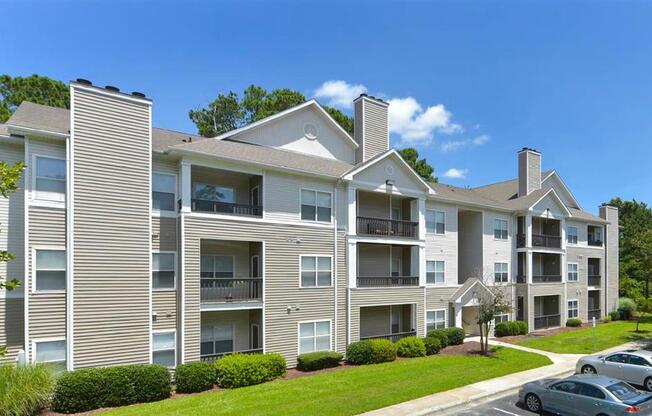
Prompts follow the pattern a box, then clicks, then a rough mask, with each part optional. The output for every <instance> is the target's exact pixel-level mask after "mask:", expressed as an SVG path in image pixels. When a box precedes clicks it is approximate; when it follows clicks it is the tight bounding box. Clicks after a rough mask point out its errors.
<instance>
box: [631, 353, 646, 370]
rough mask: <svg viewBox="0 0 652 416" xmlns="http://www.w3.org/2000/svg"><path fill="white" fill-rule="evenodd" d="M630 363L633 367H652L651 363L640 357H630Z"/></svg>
mask: <svg viewBox="0 0 652 416" xmlns="http://www.w3.org/2000/svg"><path fill="white" fill-rule="evenodd" d="M629 363H630V364H631V365H639V366H641V367H650V363H649V362H647V360H646V359H645V358H643V357H639V356H638V355H630V356H629Z"/></svg>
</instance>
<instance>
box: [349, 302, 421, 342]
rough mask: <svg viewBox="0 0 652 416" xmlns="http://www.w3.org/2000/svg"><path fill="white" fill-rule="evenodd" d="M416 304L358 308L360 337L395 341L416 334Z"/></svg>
mask: <svg viewBox="0 0 652 416" xmlns="http://www.w3.org/2000/svg"><path fill="white" fill-rule="evenodd" d="M416 309H417V308H416V305H414V304H404V305H385V306H365V307H361V308H360V339H380V338H382V339H387V340H390V341H392V342H396V341H398V340H399V339H401V338H405V337H409V336H415V335H416Z"/></svg>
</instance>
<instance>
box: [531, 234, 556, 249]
mask: <svg viewBox="0 0 652 416" xmlns="http://www.w3.org/2000/svg"><path fill="white" fill-rule="evenodd" d="M532 246H533V247H548V248H561V237H559V236H556V235H545V234H532Z"/></svg>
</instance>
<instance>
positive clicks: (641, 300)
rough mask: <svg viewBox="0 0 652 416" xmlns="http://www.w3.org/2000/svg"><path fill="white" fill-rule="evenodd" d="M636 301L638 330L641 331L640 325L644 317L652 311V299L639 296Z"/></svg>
mask: <svg viewBox="0 0 652 416" xmlns="http://www.w3.org/2000/svg"><path fill="white" fill-rule="evenodd" d="M635 301H636V332H640V329H639V327H640V325H641V321H642V320H643V318H644V317H645V316H647V315H649V314H651V313H652V299H648V298H646V297H644V296H639V297H638V298H636V299H635Z"/></svg>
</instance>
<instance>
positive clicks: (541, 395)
mask: <svg viewBox="0 0 652 416" xmlns="http://www.w3.org/2000/svg"><path fill="white" fill-rule="evenodd" d="M518 397H519V401H520V402H521V403H523V404H524V405H525V407H526V408H527V409H528V410H529V411H531V412H535V413H541V412H542V411H546V412H551V413H555V414H559V415H564V416H596V415H598V416H619V415H631V414H637V415H651V414H652V393H647V392H642V391H639V390H636V389H635V388H634V387H632V386H631V385H629V384H627V383H626V382H624V381H621V380H617V379H614V378H611V377H606V376H600V375H595V374H578V375H573V376H570V377H567V378H564V379H546V380H539V381H535V382H532V383H527V384H525V385H524V386H523V387H522V388H521V390H520V391H519V393H518Z"/></svg>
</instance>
